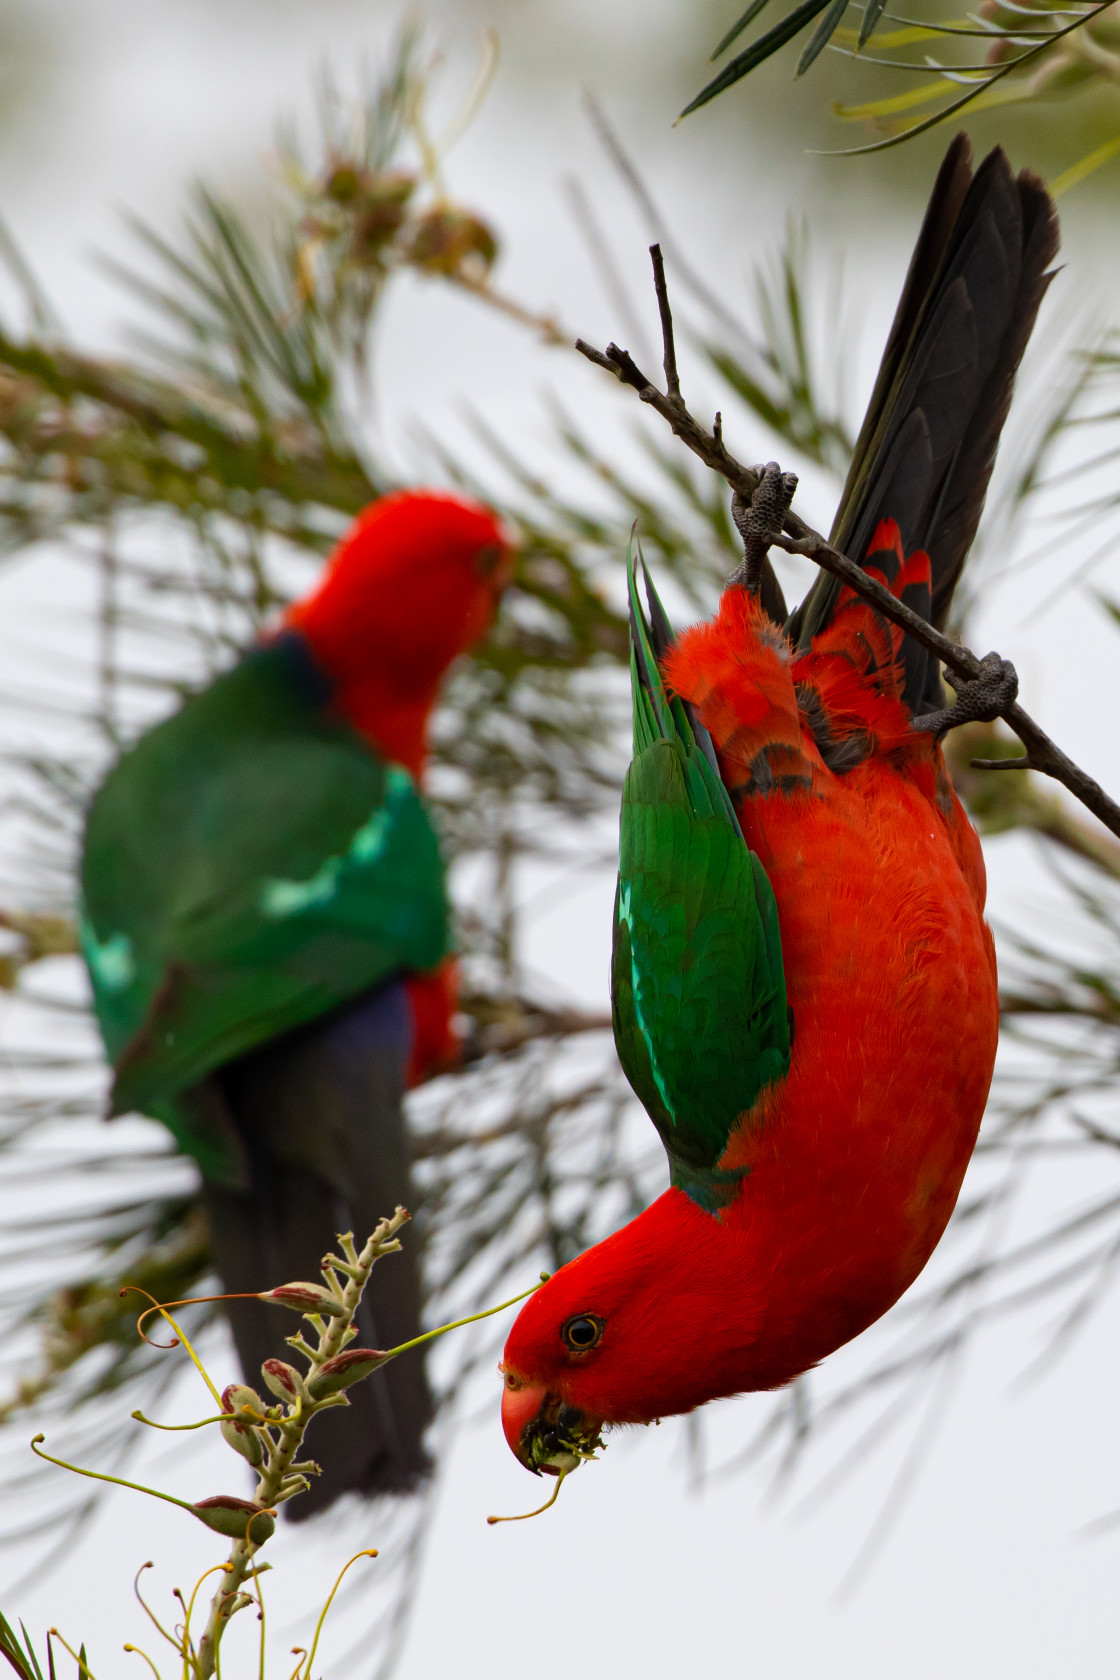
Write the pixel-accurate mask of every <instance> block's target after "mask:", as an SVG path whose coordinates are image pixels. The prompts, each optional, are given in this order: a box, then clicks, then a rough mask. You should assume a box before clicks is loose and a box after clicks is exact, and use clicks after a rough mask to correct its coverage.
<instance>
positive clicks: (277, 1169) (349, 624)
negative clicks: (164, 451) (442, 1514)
mask: <svg viewBox="0 0 1120 1680" xmlns="http://www.w3.org/2000/svg"><path fill="white" fill-rule="evenodd" d="M509 571H510V550H509V547H508V544H507V541H506V539H505V538H504V536H503V534H502V532H501V530H500V528H499V526H498V524H497V522H496V521H495V519H494V517H493V516H492V515H491V514H490V513H489V512H487V511H485V510H484V509H482V508H479V507H475V506H472V505H470V504H469V503H467V502H465V501H461V500H459V499H456V498H453V497H451V496H444V495H437V494H434V493H433V494H429V493H421V492H406V493H401V494H398V495H393V496H389V497H386V498H385V499H384V500H383V501H380V502H378V503H376V504H375V505H374V506H372V507H370V508H369V509H367V510H366V512H365V513H363V514H362V515H361V517H360V518H359V519H358V520H357V521H356V522H355V524H354V525H353V526H352V528H351V530H350V531H349V533H348V534H347V536H346V537H345V538H344V539H343V541H342V542H341V544H340V545H339V547H338V548H337V550H336V551H335V553H334V555H333V557H332V558H331V560H330V562H329V564H328V566H327V568H326V571H325V573H324V575H323V578H322V580H321V582H320V583H319V585H318V587H317V588H316V589H315V590H314V591H313V593H312V594H311V595H309V596H308V597H307V598H306V599H305V600H303V601H300V602H299V603H298V604H297V605H296V606H294V607H293V608H291V610H290V611H289V612H288V614H287V616H286V619H285V621H284V624H283V626H282V628H281V629H280V630H279V631H278V633H276V634H275V635H273V636H271V637H269V638H267V639H266V640H264V641H262V642H260V643H259V644H258V645H257V646H256V647H254V648H252V649H251V650H250V651H249V652H248V653H247V654H246V655H245V657H244V658H243V659H242V660H241V661H240V663H238V664H237V665H235V666H234V667H233V669H232V670H230V671H227V672H226V673H225V674H224V675H222V676H220V677H218V678H217V680H216V681H214V682H213V683H211V685H210V687H209V688H207V689H205V690H204V691H203V692H202V693H200V694H197V695H195V696H194V697H193V698H192V699H189V700H188V701H187V702H186V704H185V705H184V706H183V707H182V708H181V710H179V711H178V712H176V713H175V715H174V716H172V717H170V718H168V719H167V720H166V721H165V722H163V723H161V724H159V725H157V727H156V728H154V729H152V730H150V731H149V732H148V733H147V734H146V735H144V736H143V737H142V738H141V739H140V740H139V741H138V742H137V743H136V745H135V746H133V747H132V748H131V749H130V750H129V751H127V752H126V753H125V754H124V756H123V757H122V758H121V759H120V761H119V762H118V763H117V765H116V766H115V767H114V769H113V770H112V771H111V772H110V774H109V776H108V778H107V780H106V781H105V783H104V784H103V786H102V787H101V789H100V790H99V792H98V793H97V794H96V796H95V798H94V800H93V803H92V805H91V807H90V811H89V817H88V822H87V826H86V833H85V846H84V854H83V858H82V866H81V894H82V943H83V951H84V955H85V959H86V964H87V967H88V969H89V975H90V980H91V982H92V987H93V998H94V1006H95V1009H96V1013H97V1019H98V1022H99V1024H100V1027H101V1031H102V1034H103V1036H104V1039H105V1045H106V1049H107V1051H108V1054H109V1057H110V1059H111V1061H112V1064H113V1072H114V1079H113V1086H112V1095H111V1103H110V1111H111V1113H113V1114H121V1113H125V1112H129V1111H137V1112H139V1113H142V1114H150V1115H154V1116H155V1117H157V1118H158V1119H160V1120H162V1121H164V1122H165V1123H166V1124H167V1125H168V1126H169V1127H170V1129H171V1131H172V1132H173V1133H174V1136H175V1138H176V1140H177V1142H178V1144H179V1146H180V1148H181V1149H183V1150H185V1151H186V1152H187V1153H188V1154H190V1155H192V1156H193V1157H194V1159H195V1160H196V1161H197V1163H198V1165H199V1167H200V1169H201V1172H202V1179H203V1197H204V1202H205V1206H206V1210H207V1215H208V1219H209V1223H210V1230H211V1238H212V1244H213V1251H214V1258H215V1261H216V1264H217V1268H218V1271H219V1273H220V1275H221V1279H222V1283H223V1286H224V1288H225V1289H227V1290H229V1291H249V1290H252V1291H257V1290H263V1289H269V1288H272V1287H273V1286H274V1285H276V1284H278V1283H285V1282H292V1281H298V1280H302V1279H305V1278H315V1277H317V1276H318V1271H319V1262H320V1259H321V1257H322V1256H323V1254H325V1253H326V1252H327V1250H328V1249H329V1248H331V1247H332V1246H333V1244H334V1239H335V1234H336V1232H338V1231H340V1230H347V1229H353V1230H354V1232H355V1233H356V1234H357V1235H358V1237H359V1239H362V1238H364V1237H365V1236H367V1235H368V1234H369V1232H370V1231H371V1230H372V1229H373V1228H374V1225H375V1224H376V1222H377V1220H378V1219H379V1218H380V1217H381V1216H382V1215H383V1214H384V1213H386V1212H387V1211H389V1210H391V1209H392V1208H393V1207H394V1206H395V1205H396V1204H397V1203H405V1204H407V1203H408V1202H409V1200H410V1196H409V1177H410V1169H409V1147H408V1138H407V1133H406V1130H405V1125H404V1119H403V1114H402V1097H403V1093H404V1091H405V1089H406V1087H407V1086H409V1085H411V1084H414V1083H415V1082H416V1081H417V1080H419V1079H422V1078H424V1077H426V1076H428V1075H430V1074H431V1073H432V1072H435V1071H438V1070H439V1069H440V1068H441V1067H442V1066H446V1065H449V1064H450V1063H451V1062H453V1061H454V1059H455V1053H456V1048H457V1046H456V1041H455V1038H454V1034H453V1032H452V1028H451V1016H452V1011H453V1008H454V996H455V976H454V967H453V964H452V963H451V961H450V958H449V955H448V952H449V928H448V908H447V901H446V896H445V888H444V876H443V868H442V865H441V862H440V856H439V848H438V844H437V840H436V835H435V831H434V829H433V827H432V824H431V819H430V818H429V816H428V813H427V811H426V809H425V806H424V803H423V801H422V799H421V797H420V794H419V791H418V787H419V782H420V779H421V776H422V773H423V769H424V759H425V751H426V747H425V737H426V730H427V724H428V718H429V715H430V713H431V710H432V707H433V705H434V703H435V700H436V698H437V695H438V693H439V687H440V683H441V680H442V678H443V676H444V674H445V673H446V671H447V669H448V667H449V666H450V665H451V663H452V662H453V661H454V660H455V659H456V657H457V656H458V655H459V654H460V653H462V652H463V651H464V650H465V649H467V648H468V647H470V646H471V644H472V643H473V642H475V641H477V640H478V638H479V637H480V636H481V635H483V633H484V632H485V631H486V629H487V626H488V625H489V623H490V620H491V618H492V616H493V613H494V610H495V605H496V602H497V598H498V596H499V594H500V592H501V590H502V588H503V586H504V585H505V583H506V582H507V581H508V576H509ZM367 1309H368V1311H367ZM227 1311H228V1316H229V1321H230V1325H231V1327H232V1330H233V1334H234V1338H235V1340H236V1343H237V1349H238V1354H239V1358H240V1362H241V1365H242V1368H243V1370H244V1375H245V1378H246V1381H248V1382H249V1383H253V1382H254V1381H259V1372H260V1366H261V1363H262V1361H263V1360H265V1359H267V1358H269V1357H270V1356H271V1355H273V1354H274V1353H275V1352H276V1342H277V1334H278V1332H279V1331H280V1329H281V1327H280V1325H279V1324H278V1321H277V1318H276V1315H275V1314H274V1313H272V1312H271V1311H270V1309H269V1308H268V1307H265V1306H262V1305H260V1304H259V1303H257V1302H255V1301H253V1302H250V1301H231V1302H229V1303H228V1304H227ZM363 1313H364V1314H365V1317H364V1318H363V1319H362V1321H361V1322H360V1326H359V1329H360V1337H361V1340H362V1342H363V1343H365V1344H366V1345H368V1346H373V1347H392V1346H396V1345H398V1344H399V1343H400V1342H403V1341H408V1340H410V1339H411V1338H412V1337H413V1336H415V1335H416V1334H418V1332H419V1328H420V1324H419V1315H420V1280H419V1273H418V1269H417V1261H416V1256H415V1251H414V1250H413V1251H412V1253H408V1252H407V1251H406V1253H405V1254H404V1255H403V1256H402V1257H401V1258H400V1259H399V1260H398V1261H397V1262H395V1263H394V1265H393V1266H392V1267H391V1268H389V1267H386V1268H380V1267H379V1268H378V1269H377V1270H376V1271H375V1273H374V1276H373V1279H372V1281H371V1283H370V1286H369V1289H368V1290H367V1292H366V1298H365V1301H364V1302H363ZM431 1410H432V1408H431V1397H430V1394H429V1391H428V1386H427V1381H426V1378H425V1374H424V1366H423V1360H422V1359H421V1358H420V1357H418V1355H417V1354H409V1355H408V1356H407V1357H405V1358H403V1359H400V1360H396V1361H394V1362H393V1363H391V1364H390V1365H388V1366H386V1367H385V1368H384V1370H382V1371H380V1372H378V1373H376V1374H375V1375H374V1377H373V1378H372V1379H371V1380H370V1381H369V1382H367V1383H364V1384H362V1385H361V1387H359V1388H356V1389H354V1390H353V1394H352V1403H351V1406H350V1407H349V1409H339V1410H338V1411H331V1412H327V1413H324V1414H323V1416H324V1419H325V1421H324V1423H322V1424H317V1425H316V1430H317V1431H318V1432H321V1434H322V1436H323V1439H322V1441H320V1442H319V1443H318V1445H319V1447H320V1449H321V1456H322V1459H323V1465H324V1474H323V1476H322V1477H321V1479H319V1480H317V1481H316V1482H315V1483H314V1484H313V1486H312V1489H311V1491H310V1493H309V1494H308V1495H307V1496H306V1497H305V1498H304V1499H301V1500H300V1501H299V1503H298V1505H297V1506H296V1511H297V1513H298V1514H299V1515H300V1516H303V1515H306V1514H309V1513H310V1512H311V1511H313V1510H316V1509H320V1508H322V1507H323V1506H324V1505H327V1504H329V1503H330V1501H331V1500H332V1499H334V1498H335V1497H336V1496H337V1495H338V1494H339V1493H341V1492H344V1491H346V1490H349V1489H356V1490H358V1491H362V1492H368V1493H379V1492H390V1491H404V1490H407V1489H409V1488H411V1487H412V1486H414V1485H415V1483H416V1482H417V1481H418V1479H419V1478H421V1477H422V1476H423V1474H424V1472H425V1470H426V1468H427V1460H426V1458H425V1453H424V1440H423V1438H424V1430H425V1428H426V1426H427V1424H428V1423H429V1422H430V1419H431Z"/></svg>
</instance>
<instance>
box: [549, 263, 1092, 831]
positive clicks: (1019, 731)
mask: <svg viewBox="0 0 1120 1680" xmlns="http://www.w3.org/2000/svg"><path fill="white" fill-rule="evenodd" d="M652 250H653V251H656V250H657V247H656V246H654V247H652ZM659 256H660V253H658V256H656V257H654V275H655V284H656V285H657V287H658V302H659V304H660V303H661V297H662V293H663V291H664V287H665V281H664V270H663V269H662V268H660V267H659ZM666 319H669V321H670V326H669V337H668V338H667V339H666V355H667V357H668V355H669V350H670V346H671V332H672V326H671V317H669V315H668V299H667V298H666V300H665V304H664V308H663V312H662V326H663V328H664V324H665V321H666ZM576 349H577V350H578V351H579V352H580V353H581V355H584V356H586V357H587V358H588V360H589V361H592V362H594V363H595V365H596V366H597V367H601V368H604V369H605V370H606V371H607V372H609V373H613V374H614V376H615V378H616V379H618V380H619V381H620V382H621V383H622V384H623V385H629V386H631V387H632V388H633V389H634V390H635V391H637V393H638V396H639V397H640V398H641V400H642V402H644V403H646V404H648V406H649V407H650V408H652V409H654V410H655V412H656V413H658V414H660V415H661V417H662V419H663V420H665V421H666V422H667V423H668V425H669V426H670V427H671V429H672V431H673V432H674V434H675V435H676V436H677V437H679V438H680V439H681V441H682V443H684V444H686V445H687V447H688V448H689V449H691V450H692V452H693V454H694V455H698V456H699V458H700V459H701V460H702V461H703V462H704V463H705V465H706V466H708V467H710V468H711V469H712V471H713V472H717V473H719V474H720V476H721V477H722V478H724V479H725V480H726V481H727V483H728V484H729V485H730V486H731V488H732V489H733V490H736V491H738V493H739V495H740V496H741V497H742V499H743V500H744V501H745V502H748V503H749V502H750V500H751V498H752V497H753V495H754V492H755V490H756V488H757V487H758V484H759V482H760V474H759V473H758V472H757V471H756V470H755V469H754V468H753V467H746V466H744V465H743V463H742V462H741V461H737V460H736V459H735V457H734V456H733V455H732V454H731V453H730V452H729V451H728V449H727V447H726V445H725V444H724V442H723V439H722V436H721V435H718V434H717V432H716V431H708V430H707V429H706V428H705V427H703V426H702V425H700V423H699V421H697V420H696V419H694V418H693V416H692V415H691V414H690V413H689V410H688V408H687V407H686V405H685V403H684V401H683V399H682V398H681V397H680V395H679V387H678V386H676V385H675V383H671V384H670V388H669V389H668V391H664V392H663V391H660V390H658V388H657V386H656V385H655V384H654V383H653V381H652V380H650V379H647V378H646V376H645V374H644V373H643V372H642V370H641V369H640V368H639V367H638V366H637V364H636V363H635V361H634V359H633V357H632V356H630V355H629V354H628V352H627V351H625V350H621V349H619V347H618V345H617V344H613V343H612V344H608V345H607V348H606V351H605V353H604V352H603V351H600V350H596V349H594V348H593V346H591V345H590V344H587V343H586V342H585V341H584V340H583V339H582V338H577V340H576ZM668 366H669V363H668V360H667V362H666V367H667V369H668ZM674 374H675V367H674ZM674 391H675V392H676V394H674ZM774 544H775V547H778V548H781V549H784V550H785V552H786V553H787V554H802V555H804V556H805V557H806V558H807V559H809V560H812V561H813V563H814V564H815V565H817V566H820V567H821V568H822V569H823V570H824V571H826V572H830V573H831V574H832V576H833V577H837V578H840V579H841V580H842V582H844V583H846V584H848V585H849V587H850V588H852V589H854V590H855V592H856V593H857V594H858V595H862V596H863V598H864V599H865V600H867V601H869V602H870V603H871V605H872V606H873V607H875V608H876V610H877V611H878V612H880V613H881V614H882V615H883V617H884V618H887V619H890V620H891V622H892V623H894V624H897V625H899V627H900V628H901V629H902V630H904V631H905V632H906V634H907V635H908V636H911V637H913V639H914V641H916V642H918V643H920V645H921V646H922V647H924V648H928V649H929V651H930V652H931V653H933V654H935V655H936V656H937V658H938V659H940V660H941V662H942V664H943V665H945V666H946V667H947V668H948V669H949V670H950V671H951V672H952V673H953V675H954V676H957V677H960V678H963V679H964V681H966V682H975V681H976V680H977V678H978V677H980V675H981V662H980V660H979V659H978V658H977V656H976V654H974V653H973V652H972V651H971V649H969V648H966V647H961V646H960V645H959V644H958V643H956V642H953V641H950V639H949V638H948V636H943V635H942V634H941V632H940V630H936V629H935V628H934V627H933V625H932V624H929V623H927V621H926V620H925V619H924V618H922V617H921V616H920V615H919V614H918V613H916V612H914V611H913V610H912V608H910V607H908V606H906V605H905V603H904V602H902V601H900V600H898V599H897V597H896V596H894V595H892V594H891V592H890V590H889V589H887V588H885V587H884V585H883V584H881V583H877V582H876V580H875V579H874V578H872V577H870V576H869V575H868V574H867V572H865V571H864V569H863V567H862V566H860V565H858V564H857V563H856V561H854V560H851V559H849V558H848V556H847V555H846V554H842V553H841V552H840V550H839V549H836V548H833V546H832V544H831V543H830V542H828V540H827V539H826V538H825V537H822V536H821V534H820V532H819V531H814V530H813V528H812V527H811V526H810V525H807V524H806V523H805V521H804V520H803V519H802V518H801V517H800V516H799V515H798V514H796V513H794V512H792V510H791V511H790V512H789V513H787V514H786V516H785V519H784V521H783V531H782V534H780V535H779V536H776V537H775V539H774ZM1000 716H1001V717H1002V718H1003V719H1004V721H1005V722H1006V723H1007V724H1008V725H1009V727H1010V728H1011V729H1012V730H1014V732H1015V734H1016V735H1017V736H1018V737H1019V739H1020V741H1022V743H1023V745H1024V746H1025V747H1026V749H1027V752H1026V757H1025V758H1024V759H1023V760H1022V767H1023V768H1024V769H1030V770H1037V771H1039V772H1040V773H1041V774H1042V775H1044V776H1052V777H1053V778H1054V780H1055V781H1058V782H1061V784H1062V786H1063V787H1065V788H1067V789H1068V790H1069V792H1070V793H1072V794H1073V795H1074V797H1075V798H1076V799H1079V800H1080V801H1081V803H1082V804H1083V805H1084V806H1085V807H1086V808H1087V809H1088V810H1090V811H1092V813H1093V815H1094V816H1095V817H1097V818H1098V819H1099V820H1100V821H1101V822H1102V823H1103V824H1104V825H1105V827H1106V828H1107V829H1109V830H1110V831H1111V832H1112V833H1113V834H1115V835H1117V836H1120V805H1117V804H1116V802H1115V800H1113V799H1111V798H1110V797H1109V796H1108V794H1107V793H1106V792H1105V791H1104V789H1103V788H1102V787H1101V785H1100V783H1099V782H1097V781H1094V779H1093V777H1092V776H1090V775H1089V774H1088V773H1087V772H1086V771H1084V770H1082V769H1081V767H1080V765H1078V764H1075V763H1074V762H1073V760H1072V759H1071V758H1069V757H1068V756H1067V755H1066V754H1065V753H1064V752H1062V750H1061V748H1060V747H1058V746H1056V745H1055V743H1054V742H1053V741H1052V740H1051V739H1050V737H1049V736H1048V735H1047V734H1046V733H1045V731H1044V730H1042V729H1040V728H1039V726H1038V724H1037V723H1036V722H1035V721H1034V719H1033V718H1032V717H1030V716H1029V714H1028V713H1027V712H1025V711H1024V710H1023V708H1022V706H1020V705H1019V704H1018V702H1017V701H1014V700H1013V701H1011V702H1010V704H1008V705H1007V706H1005V707H1004V708H1003V710H1002V711H1001V712H1000ZM1014 762H1015V763H1016V764H1019V762H1020V761H1019V760H1015V761H1014Z"/></svg>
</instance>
